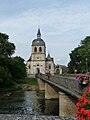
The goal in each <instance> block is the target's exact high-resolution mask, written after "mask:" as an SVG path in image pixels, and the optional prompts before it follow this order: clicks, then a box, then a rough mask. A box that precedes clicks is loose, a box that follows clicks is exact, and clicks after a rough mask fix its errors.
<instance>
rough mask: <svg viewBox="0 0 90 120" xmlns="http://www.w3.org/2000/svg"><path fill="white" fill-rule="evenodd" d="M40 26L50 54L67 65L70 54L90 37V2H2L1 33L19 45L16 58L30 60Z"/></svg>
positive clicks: (0, 12) (42, 0)
mask: <svg viewBox="0 0 90 120" xmlns="http://www.w3.org/2000/svg"><path fill="white" fill-rule="evenodd" d="M38 21H39V22H38ZM38 25H39V26H40V29H41V34H42V39H43V40H44V41H45V43H46V49H47V53H50V54H51V56H52V57H54V61H55V63H56V64H61V65H67V64H68V62H69V60H70V58H69V53H70V52H71V51H72V50H73V49H74V48H76V47H77V46H78V45H79V44H80V41H81V40H82V39H84V38H85V37H86V36H89V35H90V0H0V32H2V33H6V34H8V35H9V38H10V39H9V41H10V42H13V43H14V44H15V46H16V50H15V56H16V55H18V56H21V57H22V58H24V59H25V61H26V60H27V59H28V58H29V57H30V54H31V43H32V40H33V39H35V38H36V37H37V36H36V34H37V29H38Z"/></svg>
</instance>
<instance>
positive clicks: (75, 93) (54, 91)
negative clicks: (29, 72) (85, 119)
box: [37, 74, 82, 116]
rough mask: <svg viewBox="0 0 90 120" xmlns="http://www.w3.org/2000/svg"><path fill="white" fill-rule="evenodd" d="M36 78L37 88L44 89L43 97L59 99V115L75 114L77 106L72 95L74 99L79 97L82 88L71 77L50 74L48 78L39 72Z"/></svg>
mask: <svg viewBox="0 0 90 120" xmlns="http://www.w3.org/2000/svg"><path fill="white" fill-rule="evenodd" d="M37 80H38V85H39V89H40V90H44V91H45V99H58V100H59V116H68V115H72V116H75V111H76V109H77V108H76V105H75V103H74V101H73V100H72V97H73V98H74V99H75V100H76V99H77V98H79V97H81V95H82V90H81V89H80V88H79V86H78V84H77V82H76V80H75V79H74V78H73V77H65V76H50V78H49V79H48V77H47V76H46V75H43V74H41V75H39V76H38V78H37ZM71 106H72V108H73V109H72V108H71Z"/></svg>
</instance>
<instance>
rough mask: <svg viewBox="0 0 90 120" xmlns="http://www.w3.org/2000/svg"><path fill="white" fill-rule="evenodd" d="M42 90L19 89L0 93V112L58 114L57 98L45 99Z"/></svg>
mask: <svg viewBox="0 0 90 120" xmlns="http://www.w3.org/2000/svg"><path fill="white" fill-rule="evenodd" d="M44 95H45V94H44V92H40V91H19V92H13V93H3V94H1V95H0V114H30V115H59V111H58V109H59V108H58V106H59V102H58V100H45V97H44Z"/></svg>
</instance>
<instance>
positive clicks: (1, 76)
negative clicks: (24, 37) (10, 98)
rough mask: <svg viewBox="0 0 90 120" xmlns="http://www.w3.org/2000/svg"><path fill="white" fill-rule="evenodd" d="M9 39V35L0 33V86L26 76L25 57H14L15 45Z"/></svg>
mask: <svg viewBox="0 0 90 120" xmlns="http://www.w3.org/2000/svg"><path fill="white" fill-rule="evenodd" d="M8 39H9V36H8V35H6V34H3V33H0V86H5V85H10V84H12V83H13V80H15V79H17V78H24V77H25V76H26V67H25V64H24V59H22V58H21V57H12V55H13V54H14V52H15V45H14V44H13V43H11V42H9V41H8Z"/></svg>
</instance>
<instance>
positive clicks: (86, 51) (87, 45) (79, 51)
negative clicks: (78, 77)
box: [68, 36, 90, 73]
mask: <svg viewBox="0 0 90 120" xmlns="http://www.w3.org/2000/svg"><path fill="white" fill-rule="evenodd" d="M69 55H70V62H69V63H68V67H69V72H70V73H74V72H75V70H77V72H78V73H80V72H88V71H90V62H89V61H90V36H87V37H86V38H85V39H84V40H81V43H80V45H79V46H78V47H77V48H75V49H74V50H73V51H71V53H70V54H69Z"/></svg>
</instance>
